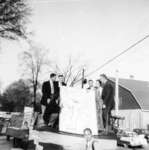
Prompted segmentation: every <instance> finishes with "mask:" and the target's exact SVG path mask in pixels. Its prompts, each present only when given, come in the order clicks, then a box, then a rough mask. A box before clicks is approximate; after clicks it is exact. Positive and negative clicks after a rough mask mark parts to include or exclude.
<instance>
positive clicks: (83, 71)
mask: <svg viewBox="0 0 149 150" xmlns="http://www.w3.org/2000/svg"><path fill="white" fill-rule="evenodd" d="M84 73H85V69H84V68H83V69H82V85H81V87H82V89H83V88H84Z"/></svg>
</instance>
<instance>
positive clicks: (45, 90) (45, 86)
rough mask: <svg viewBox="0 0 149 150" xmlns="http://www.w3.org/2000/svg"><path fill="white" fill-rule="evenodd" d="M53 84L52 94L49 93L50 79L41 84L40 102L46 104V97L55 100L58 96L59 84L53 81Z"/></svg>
mask: <svg viewBox="0 0 149 150" xmlns="http://www.w3.org/2000/svg"><path fill="white" fill-rule="evenodd" d="M53 86H54V94H51V85H50V81H46V82H44V83H43V85H42V98H41V104H42V105H45V106H47V99H48V98H50V99H52V100H56V99H57V98H58V97H59V86H58V82H56V81H55V82H53Z"/></svg>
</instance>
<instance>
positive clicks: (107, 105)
mask: <svg viewBox="0 0 149 150" xmlns="http://www.w3.org/2000/svg"><path fill="white" fill-rule="evenodd" d="M100 81H101V83H102V85H103V90H102V95H101V98H102V100H103V124H104V128H105V131H106V133H107V132H108V130H109V125H110V116H111V110H112V109H113V108H114V104H115V103H114V88H113V86H112V85H111V83H110V82H109V80H108V78H107V76H106V75H105V74H101V75H100Z"/></svg>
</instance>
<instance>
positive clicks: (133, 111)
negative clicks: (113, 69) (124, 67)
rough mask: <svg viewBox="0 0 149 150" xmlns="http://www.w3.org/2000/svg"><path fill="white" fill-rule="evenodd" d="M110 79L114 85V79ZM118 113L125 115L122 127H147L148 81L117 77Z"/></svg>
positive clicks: (148, 118) (148, 122)
mask: <svg viewBox="0 0 149 150" xmlns="http://www.w3.org/2000/svg"><path fill="white" fill-rule="evenodd" d="M110 81H111V83H112V84H113V86H115V79H114V78H110ZM119 115H121V116H124V117H125V120H124V121H123V123H121V127H122V128H126V129H130V130H131V129H134V128H148V127H149V82H147V81H139V80H134V79H119Z"/></svg>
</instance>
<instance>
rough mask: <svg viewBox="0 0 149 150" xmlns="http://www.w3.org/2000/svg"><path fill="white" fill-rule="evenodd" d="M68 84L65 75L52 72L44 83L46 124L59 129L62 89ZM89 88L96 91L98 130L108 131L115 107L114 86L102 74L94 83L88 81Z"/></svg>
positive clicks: (43, 99) (43, 115) (43, 98)
mask: <svg viewBox="0 0 149 150" xmlns="http://www.w3.org/2000/svg"><path fill="white" fill-rule="evenodd" d="M62 86H66V83H64V77H63V75H58V76H57V75H56V74H54V73H51V74H50V79H49V81H46V82H44V83H43V85H42V99H41V107H42V117H43V120H44V123H45V125H47V126H51V127H53V128H57V129H58V125H59V113H60V109H61V105H60V89H61V87H62ZM87 90H89V91H90V90H94V91H95V100H96V106H97V120H98V130H99V131H105V132H108V129H109V123H110V115H111V110H112V109H113V108H114V88H113V86H112V85H111V83H110V82H109V80H108V77H107V76H106V75H105V74H101V75H100V78H99V79H98V80H96V83H95V85H94V82H93V80H89V81H88V87H87Z"/></svg>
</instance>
